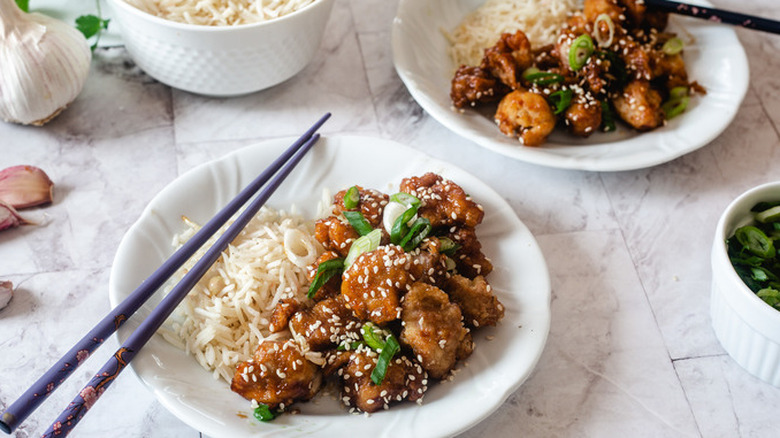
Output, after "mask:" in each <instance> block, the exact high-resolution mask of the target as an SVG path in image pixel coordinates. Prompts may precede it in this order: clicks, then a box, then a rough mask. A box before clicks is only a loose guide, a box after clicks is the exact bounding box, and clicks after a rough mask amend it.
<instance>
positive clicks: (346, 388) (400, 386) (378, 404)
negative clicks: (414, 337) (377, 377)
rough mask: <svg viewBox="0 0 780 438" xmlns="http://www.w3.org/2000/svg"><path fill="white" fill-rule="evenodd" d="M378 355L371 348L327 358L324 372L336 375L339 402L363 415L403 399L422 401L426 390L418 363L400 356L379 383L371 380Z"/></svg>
mask: <svg viewBox="0 0 780 438" xmlns="http://www.w3.org/2000/svg"><path fill="white" fill-rule="evenodd" d="M378 357H379V355H378V354H377V353H376V352H374V351H373V350H371V349H366V348H361V349H358V350H356V351H353V352H339V353H337V354H336V355H335V356H331V357H330V358H329V360H328V363H329V365H327V366H326V372H328V371H330V372H334V371H335V370H337V371H335V372H338V374H339V376H340V380H341V384H342V390H341V401H342V402H343V403H344V404H345V405H346V406H348V407H350V408H356V409H358V410H360V411H363V412H376V411H378V410H380V409H387V408H388V407H389V405H390V404H392V403H396V402H400V401H403V400H409V401H418V400H422V397H423V395H425V391H427V390H428V374H427V373H426V372H425V370H423V369H422V367H421V366H420V364H418V363H416V362H414V361H412V360H410V359H409V358H408V357H406V356H404V355H401V356H396V357H395V358H393V360H392V361H391V362H390V363H389V365H388V367H387V372H386V373H385V377H384V379H382V383H381V384H379V385H377V384H375V383H374V382H373V381H371V373H372V372H373V371H374V367H375V366H376V361H377V358H378ZM334 359H335V360H334Z"/></svg>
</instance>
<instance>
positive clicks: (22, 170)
mask: <svg viewBox="0 0 780 438" xmlns="http://www.w3.org/2000/svg"><path fill="white" fill-rule="evenodd" d="M53 189H54V183H53V182H52V181H51V179H49V176H48V175H46V172H44V171H43V170H41V169H39V168H38V167H35V166H26V165H21V166H13V167H9V168H7V169H3V170H0V201H3V202H5V203H6V204H9V205H11V206H12V207H14V208H17V209H22V208H27V207H34V206H36V205H41V204H48V203H50V202H51V200H52V190H53Z"/></svg>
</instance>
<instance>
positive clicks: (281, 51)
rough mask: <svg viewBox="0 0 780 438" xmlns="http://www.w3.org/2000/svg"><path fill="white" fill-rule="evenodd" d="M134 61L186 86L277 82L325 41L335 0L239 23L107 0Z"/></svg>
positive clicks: (227, 91)
mask: <svg viewBox="0 0 780 438" xmlns="http://www.w3.org/2000/svg"><path fill="white" fill-rule="evenodd" d="M107 1H108V4H109V6H111V12H112V14H111V16H112V17H113V19H114V20H115V22H116V24H117V25H119V29H120V32H121V35H122V40H123V41H124V43H125V46H126V47H127V51H128V52H130V56H132V58H133V60H134V61H135V62H136V63H137V64H138V66H139V67H141V69H143V70H144V71H145V72H146V73H147V74H149V76H152V77H153V78H155V79H157V80H158V81H160V82H162V83H164V84H166V85H169V86H171V87H174V88H178V89H180V90H184V91H190V92H193V93H197V94H203V95H207V96H235V95H241V94H247V93H253V92H255V91H259V90H263V89H265V88H268V87H271V86H274V85H276V84H279V83H280V82H283V81H285V80H287V79H289V78H291V77H292V76H294V75H295V74H297V73H298V72H300V71H301V70H303V68H304V67H306V65H307V64H308V63H309V61H311V59H312V58H313V57H314V54H315V52H316V50H317V48H318V47H319V45H320V40H321V38H322V35H323V32H324V30H325V25H326V24H327V22H328V17H329V16H330V11H331V8H332V7H333V2H334V0H317V1H316V2H314V3H312V4H310V5H308V6H306V7H304V8H302V9H300V10H298V11H296V12H293V13H291V14H289V15H285V16H282V17H280V18H276V19H273V20H268V21H265V22H261V23H252V24H243V25H239V26H197V25H191V24H184V23H177V22H174V21H170V20H165V19H162V18H159V17H156V16H153V15H151V14H148V13H146V12H143V11H141V10H139V9H136V8H135V7H133V6H131V5H129V4H127V3H126V2H125V1H123V0H107Z"/></svg>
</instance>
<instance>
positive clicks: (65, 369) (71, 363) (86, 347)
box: [0, 113, 330, 434]
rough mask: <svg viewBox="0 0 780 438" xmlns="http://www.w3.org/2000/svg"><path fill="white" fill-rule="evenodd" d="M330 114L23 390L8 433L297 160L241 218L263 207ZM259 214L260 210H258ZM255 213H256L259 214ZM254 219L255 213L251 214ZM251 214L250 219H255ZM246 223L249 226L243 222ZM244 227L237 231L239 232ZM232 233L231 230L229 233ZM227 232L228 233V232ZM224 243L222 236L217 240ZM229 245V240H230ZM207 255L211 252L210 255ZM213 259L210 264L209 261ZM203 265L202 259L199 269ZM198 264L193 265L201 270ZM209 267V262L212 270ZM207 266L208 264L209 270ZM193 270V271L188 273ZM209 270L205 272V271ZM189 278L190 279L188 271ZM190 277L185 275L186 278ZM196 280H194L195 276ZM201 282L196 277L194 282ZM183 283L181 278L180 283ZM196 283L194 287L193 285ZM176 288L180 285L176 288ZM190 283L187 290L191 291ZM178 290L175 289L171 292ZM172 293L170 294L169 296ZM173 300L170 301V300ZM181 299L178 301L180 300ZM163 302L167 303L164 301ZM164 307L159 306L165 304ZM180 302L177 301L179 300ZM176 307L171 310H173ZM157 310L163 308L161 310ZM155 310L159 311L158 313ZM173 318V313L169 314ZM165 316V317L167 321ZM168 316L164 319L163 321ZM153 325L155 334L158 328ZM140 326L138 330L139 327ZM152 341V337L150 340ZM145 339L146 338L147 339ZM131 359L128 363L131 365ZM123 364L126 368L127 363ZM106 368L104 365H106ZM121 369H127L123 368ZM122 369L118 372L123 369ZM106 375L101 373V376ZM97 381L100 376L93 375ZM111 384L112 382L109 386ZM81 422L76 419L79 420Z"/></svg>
mask: <svg viewBox="0 0 780 438" xmlns="http://www.w3.org/2000/svg"><path fill="white" fill-rule="evenodd" d="M328 118H330V113H326V114H325V115H324V116H322V117H321V118H320V119H319V120H318V121H317V122H315V123H314V124H313V125H312V126H311V128H309V129H308V130H307V131H306V132H305V133H304V134H303V135H302V136H301V137H300V138H298V139H297V140H296V141H295V142H294V143H293V144H292V145H291V146H290V147H289V148H288V149H287V150H285V151H284V152H283V153H282V155H280V156H279V158H277V159H276V160H275V161H274V162H273V163H271V165H269V167H268V168H267V169H266V170H264V171H263V172H262V173H261V174H260V175H258V176H257V177H256V178H255V179H254V180H253V181H252V182H251V183H249V184H248V185H247V186H246V187H245V188H244V189H243V190H242V191H241V192H240V193H239V194H238V195H237V196H236V197H235V198H234V199H233V200H231V201H230V202H229V203H228V204H227V205H226V206H225V207H224V208H223V209H222V210H220V211H219V212H218V213H217V214H216V215H215V216H214V217H213V218H212V219H211V220H209V221H208V222H207V223H206V224H205V225H204V226H203V227H202V228H201V229H200V230H199V231H198V232H197V233H196V234H195V235H194V236H193V237H192V238H191V239H189V240H188V241H187V242H186V243H185V244H184V245H182V247H181V248H179V250H177V251H176V252H175V253H174V254H173V255H172V256H171V257H170V258H169V259H168V260H166V261H165V263H163V264H162V265H161V266H160V267H159V268H158V269H157V270H156V271H155V272H154V273H153V274H152V275H151V276H150V277H149V278H147V279H146V280H145V281H144V282H143V283H141V284H140V285H139V286H138V288H136V289H135V290H134V291H133V292H132V293H131V294H130V295H129V296H128V297H127V298H125V299H124V300H123V301H122V302H121V303H119V305H117V306H116V307H115V308H114V309H113V310H112V311H111V312H110V313H109V314H108V315H106V316H105V317H104V318H103V319H102V320H101V321H100V322H99V323H98V324H97V325H96V326H95V327H94V328H93V329H92V330H91V331H90V332H89V333H87V334H86V335H85V336H84V337H83V338H82V339H81V340H79V341H78V342H77V343H76V344H75V345H74V346H73V347H72V348H71V349H70V350H69V351H68V352H67V353H65V355H64V356H63V357H62V358H61V359H60V360H59V361H58V362H57V363H55V364H54V365H53V366H52V367H51V368H50V369H49V370H48V371H47V372H46V373H44V375H43V376H41V377H40V378H39V379H38V380H37V381H36V382H35V383H34V384H33V385H32V386H30V388H29V389H28V390H27V391H26V392H25V393H24V394H22V395H21V396H20V397H19V398H18V399H17V400H16V401H15V402H14V403H13V404H11V405H10V406H9V407H8V408H7V409H6V410H5V412H4V413H3V415H2V417H1V418H0V430H3V431H4V432H6V433H9V434H10V433H11V432H12V431H13V430H14V429H16V427H18V426H19V425H20V424H21V423H22V422H23V421H24V420H25V419H26V418H27V417H28V416H29V415H30V414H31V413H32V412H33V411H34V410H35V409H36V408H37V407H38V406H39V405H40V404H41V403H43V401H44V400H45V399H46V398H47V397H48V396H49V394H51V393H52V392H53V391H54V390H55V389H56V388H57V387H59V385H60V384H61V383H62V382H64V381H65V379H67V378H68V377H69V376H70V374H72V373H73V371H75V369H76V368H77V367H78V366H79V365H80V364H81V363H82V362H83V361H84V359H85V358H86V357H88V356H89V354H91V353H92V352H93V351H95V350H96V349H97V348H98V347H99V346H100V345H101V344H102V343H103V341H104V340H105V339H107V338H108V337H109V336H110V335H111V334H112V333H114V332H115V331H116V330H117V329H118V328H119V327H121V326H122V325H123V324H124V323H125V322H126V321H127V320H128V318H130V316H131V315H132V314H133V313H135V312H136V311H137V310H138V309H139V308H140V307H141V306H142V305H143V304H144V303H145V302H146V301H147V300H148V299H149V297H151V296H152V295H153V294H154V292H155V291H157V289H159V288H160V286H162V285H163V284H164V283H165V282H166V281H167V280H168V279H169V278H170V277H171V276H172V275H173V274H174V273H175V272H176V271H177V270H178V269H179V268H180V267H181V266H182V265H183V264H184V262H186V261H187V260H188V259H189V258H190V257H191V256H192V254H194V253H195V251H197V250H198V249H199V248H200V247H201V246H203V244H204V243H205V242H206V241H207V240H208V239H209V238H210V237H211V236H212V235H213V234H214V233H215V232H216V231H217V230H219V228H220V227H222V225H224V224H225V222H227V220H228V219H230V218H231V217H232V216H233V215H234V214H235V213H236V212H237V211H238V210H239V209H240V208H241V207H242V206H243V205H244V204H245V203H246V202H247V201H248V200H249V199H250V198H251V197H252V196H253V195H254V194H255V193H256V192H257V191H258V190H260V188H261V187H262V186H264V185H265V184H266V183H267V182H268V180H269V179H270V178H271V177H272V176H273V175H274V174H275V173H276V172H277V171H278V170H279V169H280V168H281V167H282V165H284V164H285V162H287V161H289V160H291V157H292V161H290V162H289V163H288V164H287V166H285V167H284V168H282V170H281V171H280V173H279V175H278V176H277V177H276V178H275V179H274V180H273V181H272V182H271V183H270V184H269V186H268V187H267V188H266V189H264V190H263V192H262V193H261V194H260V195H258V197H257V198H256V199H255V201H253V203H252V204H250V207H248V208H247V210H245V212H244V213H243V214H242V216H241V217H243V216H244V215H247V214H248V212H250V211H251V209H255V212H256V210H257V209H259V208H260V206H261V205H262V203H264V202H265V200H267V199H268V197H270V195H271V193H273V191H274V190H275V189H276V187H278V186H279V184H280V183H281V181H282V180H283V179H284V177H286V176H287V175H288V174H289V172H290V171H291V170H292V167H294V166H295V164H297V163H298V162H299V161H300V159H301V158H302V157H303V154H305V153H306V152H307V151H308V150H309V149H311V146H312V145H313V144H314V143H315V142H316V141H317V139H319V134H315V132H316V131H317V130H318V129H319V128H320V126H322V124H323V123H325V121H326V120H328ZM258 199H260V200H262V203H261V204H260V205H257V206H255V204H256V203H257V202H258V201H257V200H258ZM253 214H254V213H253ZM253 214H252V215H253ZM249 218H251V216H249ZM249 218H247V219H246V220H245V221H244V224H246V221H248V220H249ZM236 223H240V222H239V220H238V219H237V220H236V222H234V224H233V226H231V228H230V229H232V228H233V227H234V226H235V224H236ZM241 228H243V226H241ZM239 231H240V228H239V229H238V230H237V231H235V234H237V233H238V232H239ZM227 233H228V232H226V233H225V235H227ZM223 236H224V235H223ZM220 242H221V240H219V241H218V242H217V243H216V244H215V245H218V244H219V243H220ZM228 243H229V241H228ZM225 245H227V244H225ZM219 252H221V249H220V250H219V251H217V254H218V253H219ZM204 258H205V257H204ZM212 263H213V262H212ZM210 265H211V263H209V266H210ZM198 266H199V265H198V264H196V266H195V268H197V267H198ZM195 268H193V270H195ZM207 268H208V266H206V269H207ZM206 269H203V271H204V272H205V270H206ZM188 275H189V274H188ZM201 275H203V274H201ZM184 278H187V276H185V277H184ZM182 281H184V280H182ZM189 281H190V282H191V280H189ZM196 282H197V280H196V281H195V282H192V285H194V284H195V283H196ZM180 284H181V282H180ZM191 287H192V286H190V288H191ZM174 290H176V289H174ZM188 290H189V288H188V289H187V291H188ZM171 295H173V291H172V292H171V293H170V294H169V295H168V297H170V296H171ZM181 295H182V297H181V298H179V301H181V299H183V297H184V295H186V291H185V292H184V293H183V294H181ZM168 297H166V299H167V298H168ZM169 303H170V301H169ZM177 303H178V301H177ZM161 304H162V303H161ZM159 307H160V306H158V309H159ZM173 307H175V304H174V305H173ZM173 307H171V309H170V310H169V311H168V313H170V312H171V311H173ZM155 312H157V310H155ZM153 314H154V313H153ZM166 317H167V315H166ZM164 319H165V318H163V320H164ZM161 323H162V321H161V322H160V324H161ZM155 330H156V328H155V329H154V330H151V333H149V334H148V335H149V337H151V335H152V334H153V333H154V331H155ZM136 331H138V330H136ZM146 340H148V338H147V339H146ZM128 341H129V339H128ZM144 343H145V341H144ZM142 345H143V343H140V344H138V343H134V344H133V347H134V348H135V349H136V350H135V351H137V349H139V348H140V347H141V346H142ZM121 351H123V350H122V349H120V350H119V351H118V352H117V354H115V355H114V359H124V358H125V357H126V356H122V355H120V354H119V352H121ZM127 362H129V360H127V361H126V362H125V363H124V365H126V364H127ZM124 365H122V367H124ZM101 371H102V370H101ZM119 371H121V369H120V370H119ZM117 374H118V371H117ZM98 376H100V373H98V375H97V376H96V378H97V377H98ZM93 380H95V379H93ZM103 386H107V385H103ZM74 425H75V424H74Z"/></svg>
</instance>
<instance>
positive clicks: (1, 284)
mask: <svg viewBox="0 0 780 438" xmlns="http://www.w3.org/2000/svg"><path fill="white" fill-rule="evenodd" d="M13 297H14V284H13V283H11V282H10V281H7V280H0V310H3V309H4V308H5V306H7V305H8V302H10V301H11V298H13Z"/></svg>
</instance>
